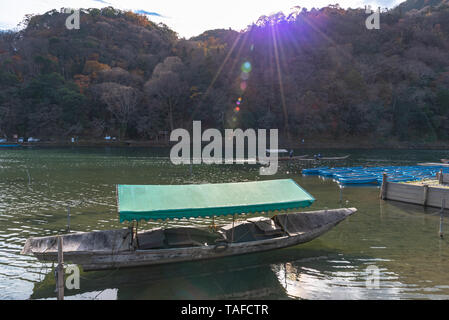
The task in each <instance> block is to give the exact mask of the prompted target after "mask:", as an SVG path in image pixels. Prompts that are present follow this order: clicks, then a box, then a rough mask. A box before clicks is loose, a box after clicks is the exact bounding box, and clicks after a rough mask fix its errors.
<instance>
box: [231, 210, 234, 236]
mask: <svg viewBox="0 0 449 320" xmlns="http://www.w3.org/2000/svg"><path fill="white" fill-rule="evenodd" d="M234 224H235V214H233V215H232V234H231V243H233V242H234Z"/></svg>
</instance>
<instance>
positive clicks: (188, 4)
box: [0, 0, 403, 38]
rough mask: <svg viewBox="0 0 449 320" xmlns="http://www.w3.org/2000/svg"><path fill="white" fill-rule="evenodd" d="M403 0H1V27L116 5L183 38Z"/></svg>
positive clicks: (385, 6)
mask: <svg viewBox="0 0 449 320" xmlns="http://www.w3.org/2000/svg"><path fill="white" fill-rule="evenodd" d="M402 1H403V0H313V1H312V0H190V1H187V0H126V1H123V0H121V1H119V0H15V1H8V0H1V1H0V29H14V28H16V27H17V25H18V24H19V23H20V22H21V21H22V20H23V17H24V16H25V14H42V13H45V12H47V11H50V10H52V9H57V10H59V9H60V8H63V7H64V8H75V9H78V8H102V7H107V6H113V7H115V8H118V9H126V10H132V11H134V12H147V13H149V15H148V18H149V19H150V20H152V21H154V22H163V23H165V24H166V25H168V26H169V27H170V28H171V29H173V30H174V31H176V32H177V33H178V34H179V36H180V37H185V38H190V37H192V36H196V35H199V34H201V33H202V32H204V31H206V30H211V29H219V28H225V29H228V28H231V29H234V30H237V31H240V30H242V29H244V28H245V27H247V26H248V25H250V24H251V23H252V22H255V21H257V19H258V18H259V17H260V16H262V15H269V14H272V13H276V12H279V11H283V12H284V13H289V12H290V11H291V10H290V9H291V8H292V7H294V6H301V7H303V8H307V9H309V10H310V9H311V8H313V7H315V8H321V7H324V6H327V5H328V4H335V3H339V4H340V6H341V7H343V8H348V7H351V8H359V7H360V8H364V7H365V5H371V6H372V7H373V8H377V7H378V6H380V7H382V8H391V7H394V6H396V5H397V4H399V3H401V2H402Z"/></svg>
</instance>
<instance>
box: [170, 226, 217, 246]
mask: <svg viewBox="0 0 449 320" xmlns="http://www.w3.org/2000/svg"><path fill="white" fill-rule="evenodd" d="M164 232H165V240H166V243H167V245H169V246H173V247H189V246H204V245H205V244H210V243H215V241H216V240H217V238H219V237H220V235H217V234H215V233H212V232H210V231H208V230H207V229H200V228H192V227H179V228H169V229H165V230H164Z"/></svg>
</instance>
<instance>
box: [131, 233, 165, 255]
mask: <svg viewBox="0 0 449 320" xmlns="http://www.w3.org/2000/svg"><path fill="white" fill-rule="evenodd" d="M137 242H138V244H139V249H140V250H148V249H157V248H163V247H164V246H165V233H164V230H163V229H161V228H157V229H153V230H149V231H144V232H142V233H138V234H137Z"/></svg>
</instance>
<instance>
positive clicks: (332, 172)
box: [302, 166, 449, 185]
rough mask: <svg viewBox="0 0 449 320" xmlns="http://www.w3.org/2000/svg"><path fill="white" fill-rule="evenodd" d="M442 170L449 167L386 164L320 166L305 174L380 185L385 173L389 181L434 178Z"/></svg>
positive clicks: (359, 183) (345, 181)
mask: <svg viewBox="0 0 449 320" xmlns="http://www.w3.org/2000/svg"><path fill="white" fill-rule="evenodd" d="M440 170H443V172H448V173H449V168H442V167H441V166H384V167H336V168H328V167H320V168H311V169H303V170H302V174H303V175H318V176H321V177H323V178H329V179H334V180H335V181H337V182H338V183H340V184H342V185H350V184H356V185H362V184H363V185H365V184H372V185H380V184H382V178H383V174H384V173H385V174H387V180H388V181H389V182H407V181H421V180H424V179H434V178H435V176H436V173H437V172H439V171H440Z"/></svg>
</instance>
